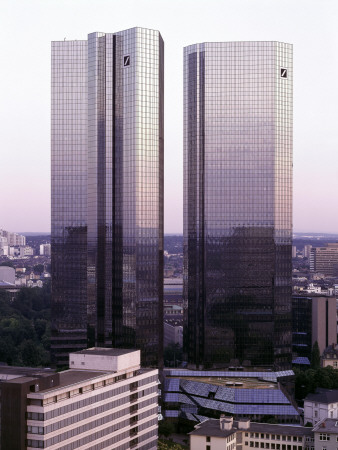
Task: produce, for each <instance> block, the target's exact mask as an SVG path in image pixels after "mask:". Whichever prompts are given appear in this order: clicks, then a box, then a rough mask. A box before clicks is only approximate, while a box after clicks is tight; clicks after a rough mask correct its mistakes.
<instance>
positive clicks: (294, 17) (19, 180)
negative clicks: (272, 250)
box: [0, 0, 338, 233]
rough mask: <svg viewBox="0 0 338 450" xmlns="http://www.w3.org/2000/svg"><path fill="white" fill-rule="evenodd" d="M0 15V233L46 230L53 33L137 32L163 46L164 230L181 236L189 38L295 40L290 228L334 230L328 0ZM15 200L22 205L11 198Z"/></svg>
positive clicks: (336, 15) (331, 9) (54, 6)
mask: <svg viewBox="0 0 338 450" xmlns="http://www.w3.org/2000/svg"><path fill="white" fill-rule="evenodd" d="M18 11H19V12H20V14H18ZM0 12H1V17H2V22H3V28H2V32H3V35H4V36H6V38H4V39H3V40H2V52H3V57H4V60H5V61H6V70H3V71H2V73H1V75H0V77H1V82H2V85H3V86H6V88H5V89H4V90H3V93H2V102H1V105H0V114H1V120H2V125H3V127H2V148H3V149H4V150H3V152H2V166H3V167H7V168H8V170H6V171H4V173H3V175H2V181H3V185H4V186H9V187H10V194H11V195H8V194H7V193H6V192H5V190H4V189H3V190H2V195H1V202H2V205H3V208H4V210H5V211H6V214H2V216H1V219H2V220H1V221H0V223H1V226H2V227H3V228H5V229H10V230H13V231H32V232H34V231H46V232H48V231H49V230H50V182H49V180H50V158H49V153H50V152H49V149H50V139H49V131H50V120H49V108H50V87H49V84H50V83H49V82H50V44H49V43H50V41H53V40H57V39H60V36H62V39H64V38H66V40H71V39H85V37H86V34H87V31H88V30H94V31H100V30H106V29H112V28H113V29H128V28H131V27H134V26H141V27H146V28H151V29H157V30H159V31H160V32H161V34H162V36H163V37H164V40H165V42H166V58H165V79H166V91H165V140H166V146H165V232H166V233H182V220H183V213H182V207H183V201H182V198H183V188H182V183H183V145H182V142H183V139H182V128H183V126H182V125H183V120H182V91H183V70H182V52H183V47H184V46H186V45H190V44H191V43H193V42H206V41H219V42H224V41H248V40H253V41H260V40H262V41H271V40H276V41H277V40H278V41H282V42H291V43H293V44H294V51H295V60H296V65H295V92H296V94H295V99H294V106H295V108H294V114H295V139H294V142H295V159H294V179H295V186H294V231H304V232H305V231H313V232H332V233H334V232H337V231H338V213H336V212H335V210H334V207H333V205H334V202H335V192H336V191H337V189H338V179H337V177H336V174H335V167H336V166H337V164H338V155H337V153H336V151H335V149H336V147H337V144H338V137H337V133H336V132H335V126H336V125H335V105H336V103H337V101H338V93H337V89H336V86H335V74H336V73H337V70H338V57H337V54H336V48H337V44H338V34H337V32H336V23H337V19H338V4H337V2H336V1H330V0H328V1H325V2H322V1H314V0H313V1H303V0H299V1H297V2H294V1H291V0H284V1H282V0H276V1H274V2H271V1H264V0H256V1H254V2H252V1H245V0H239V1H237V0H236V1H227V2H224V3H220V2H218V1H216V0H214V1H210V2H205V1H194V2H192V1H190V0H187V1H186V2H184V3H182V2H179V1H178V0H173V1H172V2H166V1H156V2H155V1H152V0H142V1H138V2H134V1H132V0H126V1H124V2H123V3H122V2H121V3H119V14H118V15H116V9H115V7H114V5H113V2H111V1H106V0H102V1H101V3H100V8H97V5H96V3H95V2H92V1H89V0H84V1H83V2H81V7H79V3H78V2H77V1H75V0H74V1H73V0H69V1H63V0H59V1H57V2H56V1H53V0H52V1H50V2H41V1H39V0H31V1H29V2H22V1H19V0H17V1H15V0H4V1H3V2H1V6H0ZM74 17H76V18H77V19H76V21H75V22H74V20H73V18H74ZM201 17H203V21H204V22H203V27H201V26H200V18H201ZM172 23H175V24H176V25H175V27H174V28H173V27H172ZM7 36H12V38H11V39H8V38H7ZM5 42H6V44H5ZM23 43H24V44H23ZM23 45H24V46H25V47H24V48H27V49H28V51H27V52H26V51H22V49H23ZM314 67H315V69H314ZM14 168H15V170H14ZM12 169H13V170H12ZM13 177H15V182H13ZM23 196H24V199H25V201H20V199H22V198H23ZM27 197H28V199H29V200H27ZM14 198H15V199H18V201H19V205H18V203H16V202H14V201H13V199H14ZM324 217H325V220H323V218H324ZM328 217H329V218H330V220H327V218H328Z"/></svg>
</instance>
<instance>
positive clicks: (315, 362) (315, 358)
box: [311, 341, 320, 369]
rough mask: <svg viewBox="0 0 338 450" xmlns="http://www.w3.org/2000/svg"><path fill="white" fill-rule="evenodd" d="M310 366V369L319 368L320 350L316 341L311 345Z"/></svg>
mask: <svg viewBox="0 0 338 450" xmlns="http://www.w3.org/2000/svg"><path fill="white" fill-rule="evenodd" d="M311 368H312V369H319V368H320V350H319V345H318V342H317V341H316V342H315V343H314V344H313V347H312V352H311Z"/></svg>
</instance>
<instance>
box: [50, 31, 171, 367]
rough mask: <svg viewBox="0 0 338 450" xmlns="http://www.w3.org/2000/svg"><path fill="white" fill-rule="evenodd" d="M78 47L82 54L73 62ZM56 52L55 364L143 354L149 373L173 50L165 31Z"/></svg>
mask: <svg viewBox="0 0 338 450" xmlns="http://www.w3.org/2000/svg"><path fill="white" fill-rule="evenodd" d="M72 46H73V47H75V48H76V49H77V47H79V48H81V49H83V50H82V51H83V53H80V52H78V51H74V52H73V53H72V54H71V55H70V57H68V53H67V49H68V47H72ZM52 49H53V56H52V59H53V67H52V79H53V83H52V95H53V101H52V111H53V112H52V129H53V132H52V160H53V163H52V173H53V181H52V227H53V230H52V258H53V259H52V261H53V267H52V283H53V284H52V293H53V295H52V326H53V336H52V353H53V355H54V360H55V361H57V362H58V364H59V365H60V364H61V363H62V361H63V360H66V357H68V352H69V351H74V350H76V349H78V348H84V347H86V346H87V344H88V345H89V346H92V345H97V346H114V347H124V348H126V347H129V348H130V347H133V348H140V349H141V350H142V352H141V354H142V358H143V361H142V363H143V365H148V366H149V365H158V364H159V362H160V361H161V359H162V336H163V323H162V322H163V320H162V319H163V317H162V316H163V313H162V309H163V285H162V278H163V40H162V38H161V35H160V33H159V32H158V31H153V30H147V29H142V28H133V29H130V30H126V31H122V32H118V33H109V34H108V33H107V34H106V33H92V34H90V35H89V36H88V41H82V42H81V41H75V42H56V43H53V47H52ZM78 64H81V67H80V68H79V70H78V74H77V77H75V75H74V66H77V65H78ZM68 79H70V81H69V83H68V82H67V80H68ZM55 117H60V118H61V119H60V120H61V122H62V124H63V126H61V127H60V126H59V124H58V122H57V121H56V119H55ZM74 124H76V126H74ZM78 124H79V125H78ZM79 129H80V131H78V130H79ZM76 139H78V140H79V141H80V145H79V151H78V155H76V152H75V150H76V147H74V145H73V142H75V140H76ZM81 167H82V168H83V177H84V178H83V179H82V178H80V177H79V171H80V169H81ZM80 181H81V182H80ZM69 186H70V187H71V188H72V189H73V191H74V192H73V191H71V190H69V188H68V187H69ZM60 190H61V191H62V192H63V196H62V197H60V196H59V195H58V192H59V191H60ZM72 192H73V193H72ZM81 199H82V200H83V201H80V200H81ZM65 212H67V214H65ZM68 212H69V214H68ZM78 216H80V217H81V221H80V223H81V225H78V224H77V221H78ZM78 226H80V227H81V231H82V234H81V236H82V238H83V245H77V242H76V243H75V245H74V250H73V253H74V255H75V256H74V258H75V259H74V261H73V260H71V261H70V262H69V265H68V266H67V265H66V264H65V261H64V257H63V253H62V252H66V253H67V252H68V251H69V246H68V241H69V240H67V239H66V237H67V236H66V235H67V231H66V230H68V229H69V228H71V229H72V228H74V227H75V228H76V229H77V228H78ZM68 234H69V233H68ZM78 260H80V261H81V265H79V264H77V261H78ZM60 273H62V276H60ZM66 274H68V277H67V276H65V275H66ZM84 344H85V345H84Z"/></svg>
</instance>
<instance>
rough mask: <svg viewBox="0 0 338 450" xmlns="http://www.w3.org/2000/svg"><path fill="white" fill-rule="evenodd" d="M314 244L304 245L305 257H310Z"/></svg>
mask: <svg viewBox="0 0 338 450" xmlns="http://www.w3.org/2000/svg"><path fill="white" fill-rule="evenodd" d="M311 249H312V245H309V244H306V245H304V249H303V257H304V258H307V259H310V253H311Z"/></svg>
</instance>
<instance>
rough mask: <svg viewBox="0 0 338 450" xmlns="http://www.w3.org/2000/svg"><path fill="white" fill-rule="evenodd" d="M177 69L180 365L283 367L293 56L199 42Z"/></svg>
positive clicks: (270, 46) (287, 51)
mask: <svg viewBox="0 0 338 450" xmlns="http://www.w3.org/2000/svg"><path fill="white" fill-rule="evenodd" d="M184 64H185V75H184V76H185V79H184V83H185V91H184V92H185V94H184V110H185V115H184V130H185V133H184V148H185V180H184V181H185V184H184V191H185V193H184V252H185V266H184V267H185V272H184V277H185V287H184V298H185V350H186V352H187V355H188V360H189V362H190V363H191V364H194V365H197V366H212V365H215V364H216V365H217V364H220V365H221V364H224V363H229V364H230V363H231V364H234V365H239V364H246V365H250V364H251V365H269V366H271V365H274V364H275V365H276V366H278V367H287V366H288V365H289V364H290V362H291V237H292V233H291V230H292V223H291V220H292V46H290V45H289V44H281V43H276V42H237V43H206V44H197V45H193V46H190V47H187V48H186V49H185V62H184ZM280 66H281V67H287V68H288V78H287V79H284V78H283V79H281V77H280V71H279V70H277V69H276V67H277V68H278V67H280Z"/></svg>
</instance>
